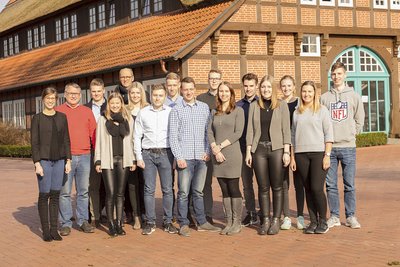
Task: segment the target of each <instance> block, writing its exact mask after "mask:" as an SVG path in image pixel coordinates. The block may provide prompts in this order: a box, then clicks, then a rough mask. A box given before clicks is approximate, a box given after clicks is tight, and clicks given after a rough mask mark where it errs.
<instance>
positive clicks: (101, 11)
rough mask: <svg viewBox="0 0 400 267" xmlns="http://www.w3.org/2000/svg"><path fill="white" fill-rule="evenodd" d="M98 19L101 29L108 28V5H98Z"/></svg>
mask: <svg viewBox="0 0 400 267" xmlns="http://www.w3.org/2000/svg"><path fill="white" fill-rule="evenodd" d="M97 17H98V21H99V22H98V26H99V29H103V28H105V27H106V4H105V3H100V4H98V5H97Z"/></svg>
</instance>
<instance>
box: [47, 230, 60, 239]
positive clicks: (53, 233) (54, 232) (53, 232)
mask: <svg viewBox="0 0 400 267" xmlns="http://www.w3.org/2000/svg"><path fill="white" fill-rule="evenodd" d="M50 235H51V238H52V239H53V240H56V241H61V240H62V237H61V236H60V234H59V233H58V231H57V229H50Z"/></svg>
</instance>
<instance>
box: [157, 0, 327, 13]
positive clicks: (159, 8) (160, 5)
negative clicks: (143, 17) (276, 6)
mask: <svg viewBox="0 0 400 267" xmlns="http://www.w3.org/2000/svg"><path fill="white" fill-rule="evenodd" d="M330 1H332V0H330ZM162 11H163V0H153V12H154V13H161V12H162Z"/></svg>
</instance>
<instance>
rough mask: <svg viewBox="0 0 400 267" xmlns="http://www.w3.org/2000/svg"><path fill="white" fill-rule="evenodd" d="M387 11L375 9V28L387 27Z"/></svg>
mask: <svg viewBox="0 0 400 267" xmlns="http://www.w3.org/2000/svg"><path fill="white" fill-rule="evenodd" d="M387 26H388V25H387V13H386V11H375V12H374V27H375V28H387Z"/></svg>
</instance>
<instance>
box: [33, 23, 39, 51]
mask: <svg viewBox="0 0 400 267" xmlns="http://www.w3.org/2000/svg"><path fill="white" fill-rule="evenodd" d="M33 47H35V48H36V47H39V28H38V27H36V28H33Z"/></svg>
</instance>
